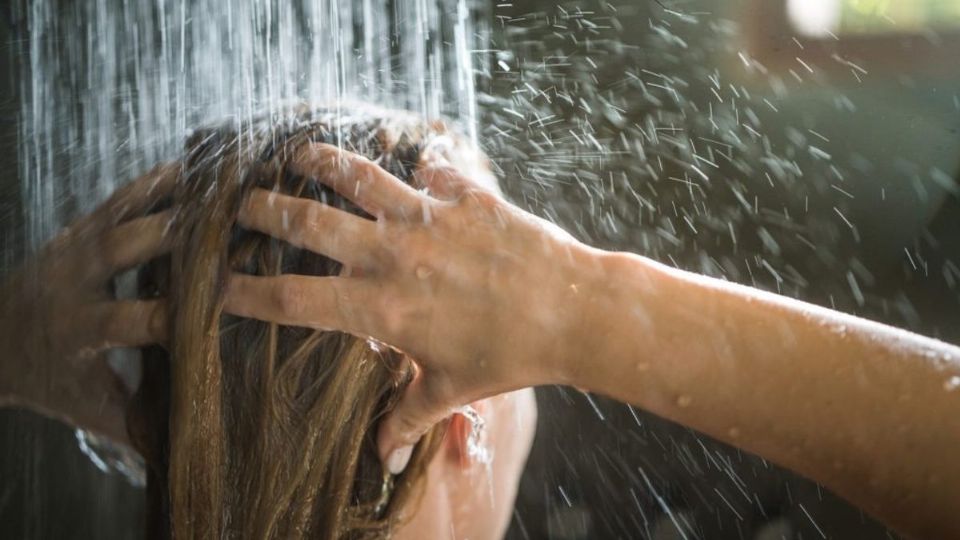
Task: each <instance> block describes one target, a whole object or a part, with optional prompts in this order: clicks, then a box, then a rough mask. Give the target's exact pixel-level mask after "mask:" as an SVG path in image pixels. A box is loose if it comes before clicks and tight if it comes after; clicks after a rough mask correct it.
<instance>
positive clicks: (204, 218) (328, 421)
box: [130, 107, 532, 538]
mask: <svg viewBox="0 0 960 540" xmlns="http://www.w3.org/2000/svg"><path fill="white" fill-rule="evenodd" d="M312 142H325V143H330V144H337V145H339V146H342V147H343V148H344V149H346V150H349V151H352V152H356V153H359V154H362V155H365V156H367V157H368V158H370V159H372V160H374V161H376V162H377V163H378V164H379V165H380V166H381V167H383V168H384V169H386V170H387V171H389V172H390V173H392V174H394V175H395V176H397V177H398V178H400V179H402V180H405V181H411V178H412V177H413V172H414V170H415V168H416V167H417V165H418V163H419V162H420V159H421V157H422V154H423V152H424V149H425V148H427V147H431V148H435V149H437V150H438V151H442V152H443V153H444V154H446V157H447V158H448V159H449V160H450V161H451V162H452V163H453V164H454V165H455V166H458V167H459V168H461V169H462V170H463V171H464V172H465V173H466V174H474V175H483V176H485V177H487V178H488V179H490V178H492V176H490V173H489V170H488V169H487V168H486V165H485V164H484V160H483V158H482V155H481V154H480V153H479V152H478V151H477V150H475V149H474V148H473V147H471V146H470V145H468V144H466V143H465V142H464V141H463V140H462V139H460V138H459V137H457V136H456V135H455V134H452V133H449V132H448V131H447V129H446V127H445V126H444V125H443V124H441V123H431V124H427V123H425V122H423V121H421V120H419V119H418V118H416V117H414V116H412V115H409V114H406V113H399V112H393V111H383V110H380V109H371V108H369V107H349V108H336V109H320V110H307V109H301V110H297V111H295V112H294V113H293V114H291V115H290V116H289V117H287V118H285V119H284V120H283V121H281V122H277V123H270V124H264V125H262V126H259V127H258V128H257V129H254V130H246V131H244V132H243V133H237V132H235V131H234V130H232V129H231V128H229V127H226V128H221V129H211V130H202V131H199V132H197V133H196V134H194V135H193V136H192V137H191V138H190V140H189V142H188V144H187V150H186V156H185V158H184V172H183V177H182V180H181V182H180V183H179V185H178V189H177V190H176V193H175V195H174V197H173V200H172V201H170V204H171V205H172V207H173V208H174V210H175V213H176V219H175V223H174V227H175V229H176V230H175V234H176V235H177V236H178V239H179V241H178V242H177V247H176V248H175V250H174V252H173V254H172V256H171V257H170V259H169V261H166V262H165V263H160V264H155V265H154V266H152V267H151V268H148V269H147V270H145V271H144V272H143V273H142V275H141V284H142V288H145V289H150V290H152V291H153V292H155V293H157V294H160V293H162V294H164V295H166V296H168V298H169V299H170V305H171V308H170V312H169V325H170V336H171V340H170V344H169V350H163V349H159V348H152V349H149V350H147V351H145V354H144V362H145V377H144V381H143V383H142V385H141V388H140V390H139V392H138V396H137V400H136V402H135V407H134V408H133V409H132V412H131V422H130V429H131V432H132V433H131V437H132V439H133V440H134V441H135V442H136V444H137V445H138V446H139V447H140V448H139V449H140V451H141V452H142V453H143V454H144V456H145V458H146V459H147V462H148V464H149V466H150V470H149V473H148V474H149V477H148V478H149V480H148V492H149V493H148V497H149V503H148V506H149V510H150V511H151V512H152V517H151V520H150V522H149V523H148V528H149V529H150V530H152V531H154V532H157V533H159V534H158V536H166V535H167V534H171V533H172V534H173V535H176V536H177V537H187V536H189V537H204V538H206V537H215V536H216V537H256V538H261V537H272V538H298V537H309V538H366V537H381V536H384V535H385V534H387V533H388V532H391V533H392V532H397V530H398V528H400V529H402V526H403V524H404V523H408V525H407V527H408V531H409V530H410V529H409V527H421V528H423V527H433V526H434V525H438V523H435V522H436V521H437V520H436V519H428V518H425V517H424V516H425V515H426V514H425V513H423V512H420V513H417V512H416V510H417V508H418V507H419V506H420V504H419V503H423V504H433V505H435V504H437V503H438V502H439V501H441V500H443V498H442V497H441V498H440V499H437V496H438V493H439V491H438V490H440V491H443V492H445V493H446V494H447V495H448V496H452V494H453V493H454V492H456V491H457V490H459V491H460V494H459V495H458V496H457V497H459V499H467V498H470V497H471V496H473V494H472V492H471V491H470V489H474V488H467V487H466V486H467V483H468V482H469V483H470V484H471V485H474V484H477V487H481V486H480V484H482V482H480V483H479V484H478V482H477V479H476V478H475V476H476V475H475V474H472V475H471V474H467V473H469V472H470V471H475V470H480V469H482V470H486V469H485V466H480V467H472V466H471V463H470V459H471V456H470V454H471V452H470V449H469V448H468V446H469V445H466V444H465V443H466V442H467V439H470V438H471V437H472V435H471V433H470V430H468V429H464V428H463V425H464V424H463V420H462V419H460V420H458V421H455V422H454V423H453V424H452V426H453V427H452V429H450V430H449V433H446V432H445V430H444V429H443V428H435V429H434V430H433V431H431V432H430V433H428V434H427V435H426V436H425V437H424V439H423V441H422V442H421V443H420V444H419V445H418V446H417V448H416V450H415V451H414V455H413V457H412V458H411V461H410V464H409V465H408V467H407V469H406V471H405V472H404V474H403V475H401V476H400V477H398V478H395V479H394V478H390V477H389V475H387V476H385V475H384V472H383V469H382V467H381V465H380V463H379V460H378V459H377V453H376V448H375V433H376V424H377V421H378V420H379V418H380V417H381V416H382V415H383V414H384V412H385V411H387V410H389V408H390V407H391V406H392V404H393V403H394V401H395V400H396V398H397V397H398V395H399V392H400V390H402V388H403V387H404V385H405V384H406V383H407V382H408V381H409V380H410V378H411V376H412V369H413V368H412V364H411V362H410V360H409V359H408V358H405V357H404V356H403V355H402V354H400V353H398V352H396V351H394V350H392V349H389V348H386V347H381V346H378V345H377V344H374V343H370V342H368V341H366V340H363V339H359V338H355V337H353V336H349V335H346V334H343V333H339V332H325V331H315V330H307V329H302V328H292V327H283V326H279V325H276V324H270V323H264V322H260V321H256V320H251V319H241V318H236V317H230V316H226V315H224V314H223V313H222V306H223V292H224V285H225V282H226V278H227V276H228V275H229V274H230V273H231V272H242V273H246V274H253V275H276V274H283V273H295V274H303V275H313V276H330V275H337V274H338V273H340V272H341V271H342V268H341V265H339V264H338V263H337V262H336V261H333V260H330V259H327V258H325V257H323V256H321V255H317V254H314V253H311V252H309V251H305V250H300V249H296V248H293V247H291V246H289V245H286V244H283V243H281V242H279V241H277V240H274V239H272V238H269V237H267V236H264V235H261V234H258V233H254V232H250V231H246V230H243V229H241V228H239V227H238V226H237V224H236V220H237V214H238V212H239V208H240V205H241V203H242V201H243V200H244V198H245V197H246V196H247V194H249V193H250V191H251V190H252V189H254V188H256V187H260V188H266V189H271V190H275V191H277V192H280V193H284V194H288V195H294V196H299V197H307V198H311V199H315V200H319V201H322V202H325V203H327V204H330V205H333V206H336V207H339V208H343V209H348V210H350V211H352V212H355V213H358V214H362V212H360V211H359V210H358V209H356V208H355V207H353V206H352V205H351V204H350V203H348V202H346V201H345V199H343V198H341V197H340V196H339V195H337V194H336V193H335V192H333V191H331V190H329V189H327V188H326V187H324V186H322V185H320V184H319V183H317V182H315V181H313V180H312V179H310V178H306V177H301V176H297V175H295V174H293V173H292V172H291V171H290V170H289V169H288V167H287V158H288V156H292V155H294V154H295V153H296V151H297V149H298V148H300V147H301V146H302V145H305V144H310V143H312ZM320 234H322V232H320ZM486 407H487V408H488V409H489V410H490V411H489V412H490V413H494V412H496V413H497V414H499V415H501V416H504V415H505V416H509V415H511V411H513V410H515V409H516V410H524V411H527V412H528V413H532V402H531V401H530V397H529V395H525V394H517V395H516V396H514V397H512V398H503V399H502V400H499V401H496V402H492V404H487V405H486ZM521 420H522V421H523V422H525V423H522V424H515V425H514V426H513V427H515V428H523V431H524V433H525V434H526V436H525V437H519V438H517V437H513V438H511V437H503V436H500V437H499V438H500V439H505V440H504V441H503V442H502V444H498V441H497V440H495V437H494V435H495V433H496V432H498V430H502V429H505V426H506V423H504V422H501V421H499V420H495V421H493V422H491V423H492V424H493V425H492V426H491V427H490V428H489V429H488V430H489V432H490V437H489V438H490V439H491V440H489V441H488V443H489V444H490V445H491V446H492V447H493V448H494V450H495V451H496V450H497V449H498V448H499V447H500V446H503V445H504V444H506V443H509V444H506V446H503V448H502V449H500V454H503V461H504V462H506V461H507V457H509V456H510V455H514V458H513V460H512V461H514V462H518V463H521V464H522V461H523V459H525V454H526V449H527V447H528V446H529V438H530V434H529V432H530V426H531V424H530V422H531V421H532V415H528V417H527V418H526V419H525V420H523V419H521ZM521 420H518V421H521ZM507 429H509V428H507ZM517 440H519V441H521V443H522V444H518V443H517ZM464 458H467V462H464V461H463V459H464ZM477 458H478V456H476V455H474V456H473V461H477V462H480V461H483V460H482V459H477ZM451 464H453V465H456V466H455V467H454V468H452V469H451V468H450V466H451ZM480 465H482V464H480ZM508 465H509V464H508ZM458 467H459V468H458ZM503 468H504V471H506V472H507V473H509V474H507V473H505V472H501V471H499V468H497V471H494V468H490V471H489V477H488V481H487V483H488V484H490V483H492V484H496V485H497V486H500V487H495V486H494V485H492V484H491V485H489V486H488V487H487V488H486V490H489V492H490V496H493V495H494V491H500V493H498V494H496V495H497V496H498V498H499V499H501V500H497V501H493V502H494V503H495V504H494V505H493V506H492V510H494V511H496V512H497V515H498V516H499V519H500V520H501V521H503V520H504V518H503V517H502V516H504V515H507V514H505V513H504V512H503V509H502V508H501V507H502V506H504V505H506V506H507V507H509V506H510V505H511V504H512V499H513V493H514V491H513V490H514V489H515V484H516V480H517V479H516V476H517V475H518V474H519V466H518V465H516V464H514V465H510V466H506V467H503ZM457 472H459V473H460V474H461V475H462V477H463V478H458V477H456V476H455V474H454V473H457ZM441 488H442V489H441ZM474 491H475V489H474ZM490 496H488V499H489V497H490ZM504 498H508V499H509V500H507V501H504V500H502V499H504ZM456 506H458V507H459V506H460V505H459V504H458V505H456ZM488 506H489V505H488ZM455 510H456V509H452V510H451V512H450V515H449V520H450V521H451V522H453V521H454V520H456V519H458V518H457V517H456V516H455V515H454V514H455V513H456V512H455ZM434 514H435V515H439V514H438V513H436V512H434ZM460 521H463V519H460ZM418 523H420V525H417V524H418ZM440 525H443V524H440ZM487 525H488V527H487V528H488V529H489V530H492V531H495V532H496V531H498V530H499V529H500V528H501V527H502V524H501V525H496V524H494V523H492V522H489V521H487ZM458 526H459V528H461V529H463V527H468V528H469V525H468V524H466V523H464V524H454V523H451V525H450V527H452V530H457V528H458ZM400 532H401V533H402V532H403V531H402V530H400ZM415 536H416V535H414V537H415Z"/></svg>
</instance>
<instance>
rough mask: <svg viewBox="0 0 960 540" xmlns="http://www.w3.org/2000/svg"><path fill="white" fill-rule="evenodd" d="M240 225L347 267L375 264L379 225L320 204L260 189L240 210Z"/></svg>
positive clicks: (362, 266) (367, 266) (251, 195)
mask: <svg viewBox="0 0 960 540" xmlns="http://www.w3.org/2000/svg"><path fill="white" fill-rule="evenodd" d="M239 223H240V225H241V226H242V227H246V228H248V229H252V230H255V231H259V232H262V233H264V234H268V235H270V236H273V237H274V238H277V239H280V240H283V241H285V242H288V243H290V244H291V245H294V246H296V247H299V248H303V249H308V250H310V251H313V252H315V253H319V254H321V255H326V256H327V257H330V258H332V259H336V260H337V261H340V262H341V263H343V264H345V265H347V266H352V267H359V268H371V267H372V266H373V265H374V263H375V260H374V259H375V256H374V253H375V252H376V250H375V247H376V246H377V245H378V244H377V238H376V236H377V234H378V229H377V227H378V225H377V224H376V223H374V222H372V221H369V220H366V219H363V218H361V217H359V216H355V215H353V214H350V213H349V212H345V211H343V210H339V209H337V208H333V207H331V206H328V205H325V204H323V203H320V202H317V201H312V200H307V199H303V198H299V197H290V196H287V195H281V194H279V193H274V192H271V191H267V190H265V189H257V190H254V191H253V192H252V193H251V194H250V197H248V199H247V201H246V202H245V204H244V206H243V208H242V209H241V211H240V217H239Z"/></svg>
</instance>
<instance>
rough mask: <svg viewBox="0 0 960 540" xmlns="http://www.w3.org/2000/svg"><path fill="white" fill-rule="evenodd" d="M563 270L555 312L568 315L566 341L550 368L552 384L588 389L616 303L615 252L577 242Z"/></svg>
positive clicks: (564, 332) (563, 334) (566, 316)
mask: <svg viewBox="0 0 960 540" xmlns="http://www.w3.org/2000/svg"><path fill="white" fill-rule="evenodd" d="M570 253H571V256H570V257H569V261H570V264H568V265H566V266H564V267H563V271H562V272H561V275H562V281H561V287H560V290H559V293H560V294H559V299H558V301H557V302H556V311H557V312H559V313H563V314H565V320H564V323H565V325H564V328H563V330H562V332H561V336H562V338H563V339H560V340H557V341H558V343H560V347H558V349H559V351H558V352H557V353H556V354H555V355H554V359H555V361H554V362H552V364H551V366H549V369H550V380H549V382H550V383H552V384H562V385H567V386H576V387H579V388H585V387H586V385H587V383H588V377H587V374H588V372H589V371H590V369H591V365H592V364H593V363H594V362H595V359H596V358H597V357H598V356H600V355H602V354H603V352H602V348H603V344H604V340H603V338H602V337H601V334H603V333H605V330H606V324H605V323H606V322H605V320H604V319H605V313H606V311H607V310H608V309H610V308H611V307H612V303H613V301H614V297H613V295H611V292H612V291H611V287H610V283H611V280H612V275H611V271H612V270H613V268H611V267H612V266H614V259H615V257H616V255H617V254H616V253H613V252H608V251H603V250H601V249H597V248H593V247H591V246H588V245H586V244H582V243H579V242H577V243H576V244H575V245H574V246H573V247H572V248H571V249H570Z"/></svg>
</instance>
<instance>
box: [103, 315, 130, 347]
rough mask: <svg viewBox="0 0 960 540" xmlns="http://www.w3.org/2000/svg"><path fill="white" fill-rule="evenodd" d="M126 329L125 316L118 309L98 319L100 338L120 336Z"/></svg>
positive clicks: (108, 338)
mask: <svg viewBox="0 0 960 540" xmlns="http://www.w3.org/2000/svg"><path fill="white" fill-rule="evenodd" d="M125 331H126V318H125V317H123V316H122V314H121V313H120V310H117V309H114V310H111V311H110V312H109V313H107V314H106V315H104V316H103V318H102V319H101V320H100V336H99V337H100V340H99V341H108V340H111V339H113V338H114V337H116V336H122V335H123V334H124V333H125Z"/></svg>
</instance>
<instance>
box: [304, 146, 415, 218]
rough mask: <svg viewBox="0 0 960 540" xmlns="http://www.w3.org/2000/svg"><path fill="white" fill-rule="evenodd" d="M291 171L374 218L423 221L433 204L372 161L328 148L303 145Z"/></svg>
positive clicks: (337, 149)
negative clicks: (352, 203)
mask: <svg viewBox="0 0 960 540" xmlns="http://www.w3.org/2000/svg"><path fill="white" fill-rule="evenodd" d="M292 169H293V171H295V172H297V173H298V174H302V175H305V176H312V177H314V178H316V179H317V180H318V181H319V182H321V183H323V184H325V185H328V186H330V187H331V188H333V189H335V190H337V191H338V192H339V193H340V194H341V195H343V196H344V197H346V198H348V199H350V200H351V201H353V202H354V203H355V204H356V205H357V206H359V207H360V208H363V209H364V211H366V212H367V213H369V214H370V215H372V216H377V217H379V216H386V217H390V218H395V219H405V220H420V219H423V215H424V212H427V211H428V208H427V205H428V204H429V203H430V202H431V201H430V198H429V197H426V196H425V195H423V194H421V193H419V192H418V191H417V190H415V189H413V188H412V187H410V186H408V185H407V184H404V183H403V182H402V181H400V180H399V179H398V178H397V177H395V176H393V175H392V174H390V173H388V172H387V171H385V170H383V169H382V168H381V167H380V166H379V165H377V164H376V163H374V162H372V161H370V160H369V159H367V158H365V157H363V156H360V155H357V154H354V153H352V152H346V151H343V150H340V149H339V148H337V147H336V146H332V145H329V144H322V143H314V144H308V145H304V147H303V148H302V149H301V150H300V151H299V152H298V153H297V155H296V156H295V157H294V159H293V162H292Z"/></svg>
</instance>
